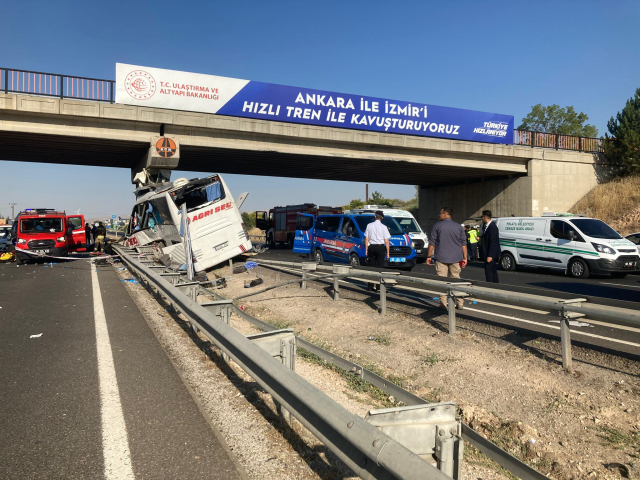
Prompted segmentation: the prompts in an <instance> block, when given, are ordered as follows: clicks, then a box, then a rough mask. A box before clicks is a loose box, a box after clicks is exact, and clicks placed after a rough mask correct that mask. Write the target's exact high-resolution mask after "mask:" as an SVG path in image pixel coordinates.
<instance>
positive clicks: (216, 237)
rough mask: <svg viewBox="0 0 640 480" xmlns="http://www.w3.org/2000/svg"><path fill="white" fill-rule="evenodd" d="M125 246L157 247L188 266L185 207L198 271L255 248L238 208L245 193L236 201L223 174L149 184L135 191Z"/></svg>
mask: <svg viewBox="0 0 640 480" xmlns="http://www.w3.org/2000/svg"><path fill="white" fill-rule="evenodd" d="M136 194H137V195H138V198H137V200H136V204H135V206H134V207H133V211H132V212H131V218H130V220H129V226H128V229H127V238H126V241H125V244H126V245H127V246H131V247H142V246H145V245H153V244H155V245H157V247H158V249H159V250H160V251H161V252H162V253H163V254H167V255H169V257H170V258H171V260H172V261H173V262H177V263H180V264H183V263H185V262H186V253H185V246H184V239H183V237H182V236H181V233H184V232H181V227H180V225H181V215H182V210H181V208H182V206H183V205H185V204H186V209H187V215H188V223H189V237H190V239H191V249H192V252H193V264H194V267H195V271H196V272H201V271H203V270H207V269H208V268H211V267H213V266H214V265H217V264H219V263H222V262H225V261H227V260H229V259H230V258H233V257H235V256H236V255H240V254H242V253H245V252H247V251H249V250H251V249H252V246H251V241H250V240H249V235H248V233H247V230H246V228H245V226H244V223H242V216H241V215H240V211H239V208H240V206H241V205H242V202H243V201H244V199H245V198H246V196H247V194H246V193H245V194H242V195H240V197H239V198H238V204H237V205H236V202H234V200H233V196H232V195H231V192H230V191H229V189H228V188H227V185H226V184H225V182H224V180H223V179H222V177H221V176H220V175H212V176H210V177H206V178H202V179H200V178H195V179H192V180H187V179H186V178H179V179H177V180H175V181H174V182H170V183H165V184H160V185H150V186H146V187H143V188H140V189H138V191H136Z"/></svg>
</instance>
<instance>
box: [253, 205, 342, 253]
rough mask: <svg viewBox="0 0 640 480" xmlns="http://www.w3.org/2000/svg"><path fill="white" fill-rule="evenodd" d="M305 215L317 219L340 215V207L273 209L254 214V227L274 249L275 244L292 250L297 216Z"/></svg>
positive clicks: (301, 206) (305, 206)
mask: <svg viewBox="0 0 640 480" xmlns="http://www.w3.org/2000/svg"><path fill="white" fill-rule="evenodd" d="M299 213H305V214H308V215H313V216H314V217H317V216H318V215H319V214H320V215H322V214H327V215H329V214H338V213H342V207H322V206H320V207H318V206H317V205H316V204H314V203H303V204H301V205H287V206H286V207H274V208H272V209H271V210H269V212H266V211H258V212H256V227H257V228H259V229H260V230H264V231H265V232H266V237H267V243H268V244H269V246H271V247H274V246H275V244H276V243H279V244H281V245H287V246H288V247H289V248H293V241H294V239H295V236H296V222H297V220H298V214H299Z"/></svg>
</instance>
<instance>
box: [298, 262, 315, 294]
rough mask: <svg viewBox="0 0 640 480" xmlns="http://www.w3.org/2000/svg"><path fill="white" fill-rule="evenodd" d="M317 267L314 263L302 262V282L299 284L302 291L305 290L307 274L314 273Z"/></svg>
mask: <svg viewBox="0 0 640 480" xmlns="http://www.w3.org/2000/svg"><path fill="white" fill-rule="evenodd" d="M317 267H318V265H317V264H316V262H302V282H300V288H301V289H302V290H306V289H307V272H315V271H316V270H317Z"/></svg>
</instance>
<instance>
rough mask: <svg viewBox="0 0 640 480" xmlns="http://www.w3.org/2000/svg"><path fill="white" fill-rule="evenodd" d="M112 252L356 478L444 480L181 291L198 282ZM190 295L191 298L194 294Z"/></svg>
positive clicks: (127, 255)
mask: <svg viewBox="0 0 640 480" xmlns="http://www.w3.org/2000/svg"><path fill="white" fill-rule="evenodd" d="M114 250H116V251H117V253H118V254H120V255H121V260H122V262H123V263H125V264H126V265H127V267H128V268H129V269H131V270H133V271H135V272H137V273H138V274H140V275H141V276H142V277H143V278H144V280H145V281H146V282H147V283H148V285H149V286H153V287H154V288H156V289H157V291H158V294H159V295H162V296H164V297H166V298H167V300H168V301H169V302H170V304H171V305H172V306H173V307H174V308H175V309H177V310H178V311H180V312H181V313H182V314H183V315H184V316H185V317H187V319H188V320H189V322H190V323H191V324H192V325H195V326H196V327H197V328H198V329H199V330H200V331H202V332H203V333H204V334H205V335H206V336H207V337H208V338H209V339H210V340H211V341H212V342H213V343H215V344H216V345H217V346H218V348H220V350H222V352H223V353H224V354H225V355H228V356H229V357H230V358H231V359H233V360H234V361H235V362H236V363H237V364H238V365H240V367H242V368H243V369H244V370H245V372H247V373H248V374H249V375H250V376H251V377H252V378H253V379H254V380H255V381H256V382H257V383H258V384H259V385H260V386H261V387H262V388H264V389H265V390H266V391H267V392H268V393H269V394H271V396H272V397H273V398H274V400H275V401H276V402H278V403H279V404H280V405H282V406H283V407H284V408H286V410H287V411H288V412H289V413H290V414H292V415H293V416H294V417H295V418H297V419H298V420H299V421H300V423H302V424H303V425H304V426H305V427H306V428H308V429H309V430H310V431H311V432H312V433H313V434H314V435H315V436H316V437H318V438H319V439H320V440H321V441H322V442H323V443H324V444H325V445H326V446H327V447H328V448H330V449H331V450H332V451H333V452H334V453H335V454H336V455H337V456H338V457H339V458H340V459H341V460H342V461H343V462H344V463H345V464H346V465H348V466H349V467H350V468H351V469H352V470H353V471H354V472H355V473H356V474H357V475H359V476H360V477H362V478H365V479H374V478H375V479H378V478H381V479H386V478H388V479H391V478H403V479H418V478H426V479H434V480H446V479H449V478H450V477H449V476H447V475H445V474H444V473H443V472H441V471H440V470H438V469H437V468H434V467H433V466H432V465H430V464H429V463H427V462H426V461H425V460H423V459H422V458H420V457H419V456H418V455H416V454H415V453H413V452H411V451H410V450H409V449H408V448H406V447H405V446H403V445H402V444H400V443H398V442H397V441H395V440H394V439H393V438H391V437H390V436H388V435H386V434H385V433H383V432H382V431H380V430H379V429H377V428H376V427H375V426H374V425H372V424H371V423H368V422H367V421H365V420H363V419H362V418H360V417H359V416H357V415H354V414H353V413H351V412H349V411H348V410H346V409H345V408H344V407H342V406H341V405H339V404H338V403H336V402H335V401H334V400H332V399H331V398H330V397H328V396H327V395H326V394H325V393H323V392H322V391H320V390H318V389H317V388H315V387H314V386H313V385H311V384H310V383H309V382H307V381H306V380H304V379H303V378H302V377H300V376H299V375H297V374H296V373H294V372H293V371H292V370H290V369H287V368H286V367H285V366H284V365H283V364H282V363H281V362H278V361H277V360H276V359H274V358H273V357H272V356H271V355H270V354H269V353H268V352H266V351H265V350H263V349H262V348H260V347H259V346H257V345H256V344H254V343H252V342H251V340H249V339H247V337H245V336H244V335H242V334H241V333H239V332H237V331H236V330H235V329H233V328H232V327H231V326H229V325H228V324H227V323H225V322H224V321H223V320H222V319H220V318H219V317H218V316H216V315H214V314H213V313H212V312H211V311H209V310H207V309H206V308H205V307H204V306H202V305H201V304H199V303H198V302H197V301H195V300H194V299H192V298H189V297H188V296H187V295H186V294H185V293H184V292H183V291H182V290H186V289H188V288H192V291H195V290H193V288H194V287H197V286H198V285H199V284H198V282H183V283H180V284H179V287H178V286H177V285H175V284H173V283H170V282H169V281H168V280H166V279H165V278H167V277H163V276H161V274H159V273H158V274H156V273H155V272H154V270H152V269H151V268H150V267H148V266H147V265H145V263H148V262H145V263H143V261H141V260H140V259H136V258H135V257H137V256H138V255H137V254H134V255H132V254H131V252H130V251H128V250H125V249H123V248H121V247H114ZM178 278H181V277H178ZM180 287H182V288H180ZM185 287H186V288H185ZM193 297H194V298H196V294H194V295H193Z"/></svg>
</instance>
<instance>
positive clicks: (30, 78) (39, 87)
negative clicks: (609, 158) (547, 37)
mask: <svg viewBox="0 0 640 480" xmlns="http://www.w3.org/2000/svg"><path fill="white" fill-rule="evenodd" d="M114 84H115V81H114V80H104V79H98V78H88V77H79V76H76V75H62V74H59V73H43V72H35V71H31V70H20V69H15V68H2V67H0V92H4V93H26V94H33V95H44V96H48V97H58V98H73V99H79V100H95V101H98V102H109V103H114V102H115V97H114ZM513 144H514V145H524V146H530V147H542V148H554V149H556V150H574V151H579V152H593V153H604V150H603V142H602V139H601V138H593V137H577V136H573V135H560V134H555V133H546V132H534V131H530V130H514V131H513Z"/></svg>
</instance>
